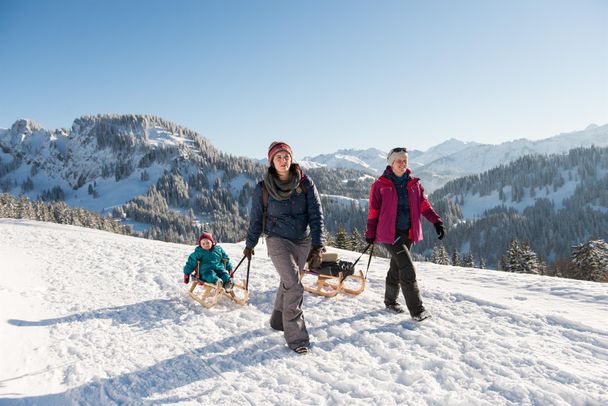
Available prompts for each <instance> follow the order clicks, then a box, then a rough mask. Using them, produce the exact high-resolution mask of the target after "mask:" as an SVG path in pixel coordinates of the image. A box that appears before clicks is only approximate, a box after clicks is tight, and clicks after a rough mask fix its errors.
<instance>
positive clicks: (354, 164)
mask: <svg viewBox="0 0 608 406" xmlns="http://www.w3.org/2000/svg"><path fill="white" fill-rule="evenodd" d="M300 165H302V166H303V167H304V168H315V167H319V166H321V167H328V168H349V169H359V170H363V171H366V172H368V173H371V174H377V173H380V172H382V170H383V169H384V167H385V166H386V152H383V151H380V150H379V149H376V148H369V149H366V150H356V149H341V150H338V151H337V152H335V153H333V154H323V155H317V156H315V157H304V159H303V160H302V161H300Z"/></svg>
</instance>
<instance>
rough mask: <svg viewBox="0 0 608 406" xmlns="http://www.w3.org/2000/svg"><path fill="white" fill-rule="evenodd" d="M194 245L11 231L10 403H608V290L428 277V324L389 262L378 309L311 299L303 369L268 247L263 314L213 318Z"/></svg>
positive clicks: (483, 274) (463, 272)
mask: <svg viewBox="0 0 608 406" xmlns="http://www.w3.org/2000/svg"><path fill="white" fill-rule="evenodd" d="M192 237H193V240H194V238H195V237H196V236H192ZM222 246H223V247H224V248H225V250H226V251H227V252H228V254H229V255H230V256H231V257H232V259H233V260H234V261H235V263H236V262H238V260H239V259H240V255H241V252H242V249H243V244H242V243H241V244H222ZM192 248H193V247H192V246H187V245H179V244H169V243H163V242H158V241H150V240H144V239H138V238H133V237H126V236H120V235H115V234H110V233H106V232H101V231H95V230H89V229H85V228H78V227H72V226H61V225H56V224H50V223H39V222H33V221H21V220H7V219H0V258H1V261H0V270H1V271H0V404H3V405H4V404H36V405H45V404H57V405H65V404H91V405H100V404H101V405H104V404H216V405H219V404H235V405H250V404H253V405H266V404H273V405H293V404H309V405H326V404H349V405H351V404H352V405H422V404H434V405H450V404H458V405H489V404H492V405H502V404H539V405H601V404H604V405H605V404H608V323H607V322H606V320H608V285H606V284H599V283H592V282H581V281H574V280H565V279H558V278H549V277H542V276H533V275H514V274H507V273H503V272H497V271H490V270H477V269H467V268H459V267H450V266H439V265H434V264H430V263H418V264H417V267H418V268H417V270H418V279H419V283H420V287H421V290H422V296H423V300H424V303H425V305H426V306H427V308H428V309H429V310H430V311H431V312H432V313H433V318H432V319H430V320H426V321H424V322H422V323H415V322H413V321H412V320H411V319H410V317H409V316H405V315H395V314H391V313H388V312H386V311H385V310H384V309H383V292H384V277H385V274H386V269H387V267H388V262H387V260H384V259H379V258H374V259H373V261H372V266H371V268H370V271H369V274H368V286H367V289H366V290H365V292H363V293H362V294H361V295H360V296H357V297H348V296H337V297H335V298H330V299H327V298H320V297H315V296H312V295H309V294H307V295H306V296H305V300H304V311H305V316H306V321H307V325H308V329H309V332H310V335H311V340H312V353H311V354H309V355H306V356H301V355H297V354H295V353H293V352H292V351H290V350H289V349H287V347H286V346H285V341H284V339H283V336H282V334H281V333H279V332H275V331H273V330H271V329H270V327H269V326H268V323H267V320H268V317H269V315H270V312H271V309H272V306H273V301H274V293H275V289H276V287H277V284H278V277H277V275H276V273H275V271H274V268H273V266H272V265H271V262H270V259H269V258H268V257H267V256H266V252H265V245H262V244H260V245H258V247H256V255H255V257H254V260H253V261H252V266H251V273H250V289H251V293H250V303H249V305H248V306H244V307H241V306H237V305H235V304H233V303H231V302H229V301H226V300H223V299H222V300H220V303H219V304H218V306H216V307H215V308H212V309H204V308H202V307H201V306H200V305H198V304H197V303H195V302H194V301H192V300H191V299H190V298H189V296H188V295H187V294H186V287H185V285H184V284H183V283H182V266H183V264H184V262H185V260H186V257H187V255H188V254H189V253H190V252H191V250H192ZM341 254H342V257H343V258H344V259H348V260H351V261H352V260H354V259H355V258H356V257H357V254H355V253H350V252H345V251H344V252H341ZM366 263H367V257H364V258H363V259H362V261H361V264H362V266H361V269H364V268H365V266H364V265H363V264H366ZM245 275H246V267H245V266H242V267H241V268H239V270H238V271H237V277H239V278H244V277H245ZM400 300H401V301H402V299H401V298H400Z"/></svg>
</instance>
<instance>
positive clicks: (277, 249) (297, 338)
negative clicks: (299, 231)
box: [266, 237, 310, 350]
mask: <svg viewBox="0 0 608 406" xmlns="http://www.w3.org/2000/svg"><path fill="white" fill-rule="evenodd" d="M266 244H267V246H268V255H269V256H270V259H271V260H272V263H273V264H274V267H275V268H276V270H277V272H278V274H279V277H280V278H281V281H280V284H279V288H278V289H277V296H276V299H275V301H274V310H273V312H272V315H271V316H270V326H271V327H272V328H273V329H275V330H282V331H283V335H284V336H285V341H286V342H287V345H288V346H289V348H291V349H292V350H293V349H296V348H298V347H300V346H302V345H304V346H308V345H309V338H308V331H307V330H306V323H305V322H304V312H303V311H302V302H303V301H304V286H303V285H302V282H301V281H300V270H302V269H304V264H306V257H307V256H308V253H309V251H310V241H309V240H304V241H299V242H293V241H290V240H287V239H285V238H280V237H268V238H266Z"/></svg>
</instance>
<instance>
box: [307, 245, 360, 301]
mask: <svg viewBox="0 0 608 406" xmlns="http://www.w3.org/2000/svg"><path fill="white" fill-rule="evenodd" d="M321 261H322V262H321V266H320V267H319V268H318V269H313V270H311V269H307V268H305V269H304V270H303V271H302V272H300V279H301V281H302V285H304V290H305V291H306V292H309V293H313V294H315V295H320V296H325V297H334V296H336V295H337V294H338V293H346V294H349V295H358V294H360V293H361V292H363V291H364V290H365V277H364V276H363V272H362V271H358V273H355V265H356V262H355V263H354V264H353V263H351V262H347V261H340V260H339V259H338V254H336V253H323V254H322V256H321Z"/></svg>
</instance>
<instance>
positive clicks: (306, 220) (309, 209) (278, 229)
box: [246, 176, 323, 248]
mask: <svg viewBox="0 0 608 406" xmlns="http://www.w3.org/2000/svg"><path fill="white" fill-rule="evenodd" d="M300 185H301V186H300V187H298V188H297V189H296V191H294V193H293V194H292V195H291V197H290V198H289V199H287V200H282V201H281V200H275V199H274V198H273V197H272V196H271V195H270V194H269V195H268V209H267V211H266V234H267V235H268V236H269V237H274V236H276V237H282V238H286V239H288V240H291V241H301V240H304V239H305V238H307V237H308V236H309V235H310V236H311V237H312V245H313V246H314V245H317V246H319V245H323V209H322V208H321V198H320V197H319V192H318V191H317V188H316V187H315V184H314V183H313V181H312V180H311V179H309V178H308V177H306V176H302V180H301V181H300ZM263 188H264V181H261V182H259V183H258V184H257V186H256V188H255V190H254V192H253V198H252V201H251V214H250V220H249V229H248V231H247V242H246V245H247V247H248V248H253V247H255V246H256V245H257V243H258V240H259V239H260V236H261V235H262V231H263V230H262V207H263V205H264V203H263V200H262V194H263V192H262V190H263ZM303 188H304V189H306V192H305V191H304V190H303ZM309 226H310V231H309Z"/></svg>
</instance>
